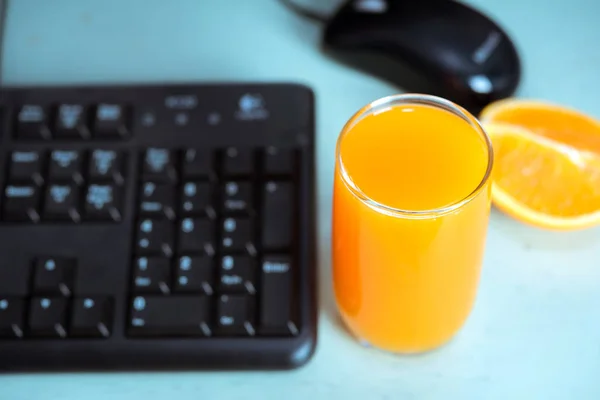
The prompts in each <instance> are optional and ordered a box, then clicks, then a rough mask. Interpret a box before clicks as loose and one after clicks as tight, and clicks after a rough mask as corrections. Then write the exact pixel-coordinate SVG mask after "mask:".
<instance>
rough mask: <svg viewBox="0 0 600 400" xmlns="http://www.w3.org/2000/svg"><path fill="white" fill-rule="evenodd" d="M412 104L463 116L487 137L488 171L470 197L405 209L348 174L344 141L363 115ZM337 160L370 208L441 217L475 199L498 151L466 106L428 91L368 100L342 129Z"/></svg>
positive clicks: (343, 174) (341, 171)
mask: <svg viewBox="0 0 600 400" xmlns="http://www.w3.org/2000/svg"><path fill="white" fill-rule="evenodd" d="M410 104H421V105H427V106H431V107H434V108H438V109H442V110H445V111H448V112H450V113H451V114H453V115H455V116H457V117H459V118H462V119H463V120H464V121H466V122H467V123H468V124H469V125H471V127H472V128H473V129H475V130H476V131H477V133H478V134H479V135H480V136H481V137H482V138H483V140H484V142H485V146H486V150H487V153H488V159H487V168H486V171H485V174H484V175H483V177H482V179H481V181H480V182H479V184H478V185H477V186H476V187H475V189H473V190H472V191H471V192H470V193H469V194H468V195H467V196H465V197H464V198H462V199H461V200H458V201H456V202H454V203H451V204H449V205H447V206H444V207H439V208H433V209H428V210H404V209H401V208H396V207H391V206H388V205H386V204H382V203H380V202H378V201H376V200H373V199H372V198H371V197H369V196H368V195H367V194H366V193H364V192H363V191H362V189H361V188H359V187H358V186H357V185H356V184H354V182H353V181H352V179H351V177H350V175H348V173H347V171H346V169H345V167H344V162H343V160H342V154H341V152H340V146H341V143H342V140H343V139H344V137H345V136H346V134H347V133H348V132H349V131H350V130H351V129H352V128H353V127H354V126H355V125H356V124H357V123H358V122H359V121H360V120H362V119H363V118H365V117H367V116H369V115H372V114H376V113H378V112H381V111H384V110H385V109H387V108H391V107H394V106H397V105H410ZM335 154H336V163H337V166H338V168H339V174H340V176H341V178H342V181H343V182H344V185H345V186H346V187H347V188H348V189H349V190H350V192H351V193H352V194H353V195H354V196H355V197H356V198H357V199H358V200H359V201H360V202H362V203H363V204H365V205H367V206H368V207H370V208H372V209H374V210H376V211H378V212H381V213H384V214H388V215H392V216H397V217H404V218H415V219H417V218H431V217H436V216H441V215H444V214H448V213H451V212H453V211H456V210H458V209H460V208H461V207H463V206H464V205H466V204H467V203H469V202H470V201H471V200H473V199H474V198H475V197H477V195H478V194H479V193H480V192H481V191H482V190H483V188H484V187H485V185H486V183H487V182H488V180H489V178H490V175H491V172H492V168H493V164H494V151H493V148H492V141H491V139H490V137H489V136H488V134H487V133H486V132H485V130H484V129H483V127H482V126H481V124H480V123H479V120H478V119H477V118H476V117H475V116H473V115H472V114H471V113H469V112H468V111H467V110H465V109H464V108H463V107H461V106H459V105H457V104H455V103H453V102H451V101H449V100H446V99H444V98H441V97H438V96H433V95H428V94H419V93H402V94H394V95H390V96H386V97H382V98H380V99H377V100H375V101H372V102H370V103H368V104H367V105H365V106H363V107H362V108H361V109H359V110H358V111H357V112H356V113H355V114H354V115H353V116H352V117H351V118H350V119H349V120H348V121H347V122H346V123H345V124H344V127H343V128H342V131H341V133H340V135H339V136H338V138H337V143H336V149H335Z"/></svg>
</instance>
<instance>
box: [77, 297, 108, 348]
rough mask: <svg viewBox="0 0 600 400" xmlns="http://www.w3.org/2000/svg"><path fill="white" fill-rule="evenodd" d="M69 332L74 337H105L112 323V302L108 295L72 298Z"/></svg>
mask: <svg viewBox="0 0 600 400" xmlns="http://www.w3.org/2000/svg"><path fill="white" fill-rule="evenodd" d="M71 316H72V317H71V324H70V329H69V333H70V335H71V336H75V337H87V338H107V337H109V336H110V334H111V329H112V323H113V302H112V300H111V299H110V298H108V297H99V296H95V297H82V298H77V299H75V300H73V312H72V314H71Z"/></svg>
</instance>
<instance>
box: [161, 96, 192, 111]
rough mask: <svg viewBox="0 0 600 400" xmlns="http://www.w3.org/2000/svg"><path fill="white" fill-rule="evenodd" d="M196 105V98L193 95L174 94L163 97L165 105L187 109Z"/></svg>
mask: <svg viewBox="0 0 600 400" xmlns="http://www.w3.org/2000/svg"><path fill="white" fill-rule="evenodd" d="M197 105H198V98H197V97H196V96H194V95H175V96H167V97H166V98H165V107H167V108H174V109H180V110H189V109H192V108H195V107H196V106H197Z"/></svg>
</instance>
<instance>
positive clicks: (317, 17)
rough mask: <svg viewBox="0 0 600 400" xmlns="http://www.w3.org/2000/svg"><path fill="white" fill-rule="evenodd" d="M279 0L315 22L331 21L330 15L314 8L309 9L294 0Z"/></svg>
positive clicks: (293, 10)
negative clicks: (315, 10) (317, 11)
mask: <svg viewBox="0 0 600 400" xmlns="http://www.w3.org/2000/svg"><path fill="white" fill-rule="evenodd" d="M279 2H280V3H281V4H283V5H284V6H285V7H287V8H288V9H290V10H291V11H292V12H294V13H295V14H297V15H299V16H301V17H304V18H306V19H309V20H311V21H315V22H320V23H325V22H328V21H329V17H327V16H325V15H322V14H319V13H316V12H314V11H312V10H308V9H306V8H304V7H302V6H299V5H298V4H296V3H294V0H279Z"/></svg>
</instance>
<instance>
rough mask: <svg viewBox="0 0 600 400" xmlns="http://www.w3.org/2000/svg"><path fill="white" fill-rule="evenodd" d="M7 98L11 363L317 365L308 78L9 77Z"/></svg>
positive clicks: (4, 271) (2, 202) (1, 301)
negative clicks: (103, 81)
mask: <svg viewBox="0 0 600 400" xmlns="http://www.w3.org/2000/svg"><path fill="white" fill-rule="evenodd" d="M0 108H1V110H2V112H1V114H0V115H1V116H2V120H1V121H0V127H1V129H2V131H1V134H2V138H1V143H2V145H1V153H0V166H2V167H3V169H2V170H1V171H2V173H1V174H0V185H1V190H2V196H1V199H0V209H1V215H0V370H4V371H19V370H45V371H55V370H98V369H100V370H123V369H173V368H177V369H181V368H183V369H207V368H208V369H223V368H228V369H229V368H235V369H238V368H269V369H271V368H276V369H277V368H292V367H296V366H300V365H302V364H303V363H304V362H306V361H307V360H308V359H309V358H310V356H311V355H312V352H313V350H314V347H315V342H316V319H317V302H316V291H317V290H316V281H315V242H316V232H315V214H314V208H313V207H314V201H315V188H314V184H315V181H314V152H315V150H314V100H313V95H312V92H311V91H310V90H309V89H307V88H305V87H302V86H299V85H293V84H222V85H219V84H214V85H213V84H211V85H170V86H142V87H133V86H131V87H85V88H80V87H77V88H74V87H73V88H69V87H63V88H7V89H4V90H2V91H0Z"/></svg>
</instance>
